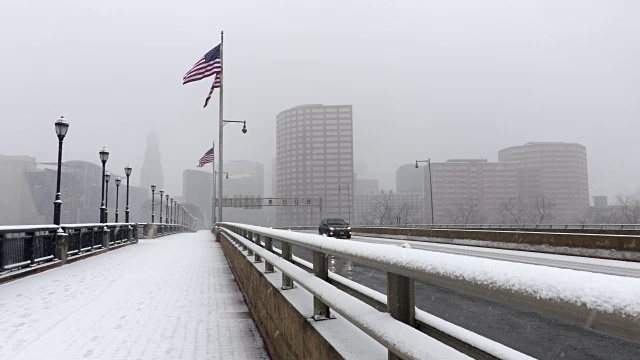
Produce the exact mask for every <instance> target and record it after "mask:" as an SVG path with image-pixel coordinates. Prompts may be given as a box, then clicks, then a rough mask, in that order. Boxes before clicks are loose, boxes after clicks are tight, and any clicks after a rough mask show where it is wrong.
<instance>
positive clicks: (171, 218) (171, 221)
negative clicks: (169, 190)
mask: <svg viewBox="0 0 640 360" xmlns="http://www.w3.org/2000/svg"><path fill="white" fill-rule="evenodd" d="M170 209H171V217H169V224H173V198H171V206H170Z"/></svg>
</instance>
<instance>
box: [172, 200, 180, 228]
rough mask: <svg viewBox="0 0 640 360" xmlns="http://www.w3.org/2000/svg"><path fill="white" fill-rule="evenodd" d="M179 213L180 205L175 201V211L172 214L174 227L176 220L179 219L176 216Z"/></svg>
mask: <svg viewBox="0 0 640 360" xmlns="http://www.w3.org/2000/svg"><path fill="white" fill-rule="evenodd" d="M179 211H180V203H179V202H178V201H177V200H176V209H175V210H174V212H173V223H174V224H176V225H178V219H179V217H178V214H179Z"/></svg>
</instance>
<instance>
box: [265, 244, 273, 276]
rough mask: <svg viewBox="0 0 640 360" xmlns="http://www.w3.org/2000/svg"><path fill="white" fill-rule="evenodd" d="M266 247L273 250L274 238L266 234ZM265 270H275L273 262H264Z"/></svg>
mask: <svg viewBox="0 0 640 360" xmlns="http://www.w3.org/2000/svg"><path fill="white" fill-rule="evenodd" d="M264 248H265V249H266V250H267V251H269V252H273V240H271V237H269V236H265V237H264ZM264 272H265V273H267V274H269V273H272V272H273V264H271V263H270V262H268V261H265V262H264Z"/></svg>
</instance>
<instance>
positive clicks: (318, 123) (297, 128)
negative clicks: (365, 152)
mask: <svg viewBox="0 0 640 360" xmlns="http://www.w3.org/2000/svg"><path fill="white" fill-rule="evenodd" d="M353 174H354V172H353V112H352V107H351V105H320V104H316V105H301V106H296V107H293V108H291V109H288V110H285V111H282V112H281V113H280V114H278V116H277V117H276V195H277V196H278V197H289V198H296V197H302V198H308V197H314V198H315V197H319V198H322V212H320V209H319V208H315V207H303V206H287V207H280V208H278V211H277V224H278V225H279V226H285V225H316V224H318V223H319V222H320V220H321V217H325V218H326V217H341V218H344V219H345V220H347V221H349V218H350V217H351V216H352V215H353V192H354V175H353Z"/></svg>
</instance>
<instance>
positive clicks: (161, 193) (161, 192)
mask: <svg viewBox="0 0 640 360" xmlns="http://www.w3.org/2000/svg"><path fill="white" fill-rule="evenodd" d="M163 195H164V189H161V190H160V224H162V196H163Z"/></svg>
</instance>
